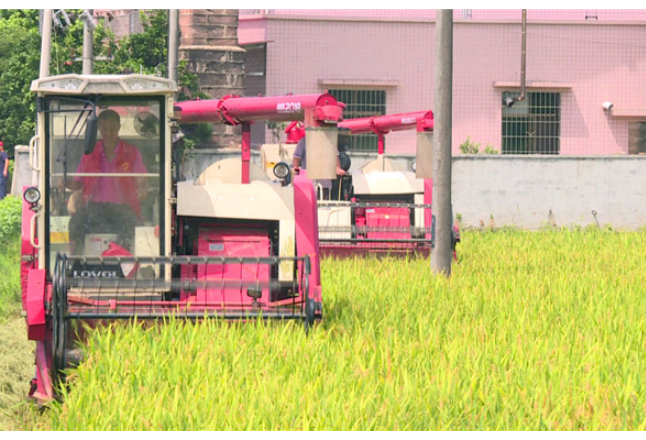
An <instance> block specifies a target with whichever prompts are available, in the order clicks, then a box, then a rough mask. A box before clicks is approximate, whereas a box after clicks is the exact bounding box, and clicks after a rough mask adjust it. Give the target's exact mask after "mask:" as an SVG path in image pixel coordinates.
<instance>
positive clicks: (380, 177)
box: [352, 171, 424, 195]
mask: <svg viewBox="0 0 646 440" xmlns="http://www.w3.org/2000/svg"><path fill="white" fill-rule="evenodd" d="M352 185H353V187H354V193H355V194H357V195H361V194H414V193H420V192H421V193H423V192H424V181H423V180H422V179H417V178H416V177H415V175H414V174H413V173H412V172H411V171H380V172H378V171H373V172H370V173H353V174H352Z"/></svg>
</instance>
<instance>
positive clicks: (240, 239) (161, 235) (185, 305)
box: [21, 75, 343, 401]
mask: <svg viewBox="0 0 646 440" xmlns="http://www.w3.org/2000/svg"><path fill="white" fill-rule="evenodd" d="M32 91H33V92H35V93H36V96H37V118H38V119H37V133H36V135H35V136H34V138H33V139H32V141H31V142H30V154H29V158H30V165H31V167H32V169H33V177H32V183H33V184H32V185H30V186H29V187H27V188H25V191H24V205H23V221H22V251H21V253H22V258H21V283H22V300H23V309H24V311H25V313H26V321H27V332H28V338H29V339H30V340H33V341H35V343H36V350H35V354H36V359H35V365H36V374H35V377H34V380H33V381H32V389H31V392H30V394H31V396H32V397H34V398H35V399H37V400H38V401H48V400H51V399H53V398H55V397H56V394H57V385H58V384H59V383H61V382H62V379H63V378H64V371H65V369H66V368H68V367H70V366H74V365H75V364H77V363H78V362H79V361H80V360H81V359H82V356H83V354H82V353H81V352H80V351H79V350H78V347H79V345H78V342H79V341H80V340H82V339H83V338H84V337H85V335H84V332H85V329H86V328H88V327H92V326H96V325H101V324H102V323H106V322H108V323H109V322H114V321H117V320H126V321H127V320H131V319H133V318H137V320H139V321H140V322H142V321H143V322H148V321H152V320H158V319H160V318H165V317H168V316H169V315H174V316H178V317H182V318H186V319H194V320H199V319H204V318H205V317H217V318H230V319H250V318H258V317H259V318H262V319H270V318H280V319H295V320H301V321H303V322H305V325H306V327H309V326H310V325H312V324H313V323H314V322H315V320H317V319H320V318H321V316H322V300H321V283H320V268H319V255H318V235H317V232H316V231H317V228H318V224H317V216H316V200H315V196H314V194H315V193H314V188H313V185H312V184H311V182H309V181H307V180H298V179H295V182H294V183H293V185H282V184H280V183H276V182H273V181H272V179H268V178H267V176H266V174H265V173H264V172H263V171H262V170H260V169H259V168H258V167H255V166H252V164H250V160H249V158H250V144H249V142H248V141H249V125H248V124H249V123H250V121H252V120H257V119H263V118H264V117H267V115H263V114H258V113H254V112H253V111H251V113H252V114H251V115H249V113H245V111H247V110H249V107H247V106H246V104H248V103H247V102H246V99H247V98H231V99H227V100H226V101H227V103H226V105H225V104H224V102H223V101H224V100H220V104H219V107H218V108H217V109H216V110H213V109H208V111H209V112H211V111H212V110H213V112H212V113H209V114H208V115H207V116H204V115H202V116H201V117H205V118H206V119H202V120H199V119H200V117H198V116H196V115H197V113H196V111H197V112H199V108H197V110H196V107H192V106H193V105H194V104H193V102H184V103H175V102H174V100H173V95H174V94H175V93H176V85H175V83H174V82H173V81H171V80H168V79H164V78H159V77H149V76H144V75H114V76H111V75H62V76H54V77H46V78H41V79H38V80H35V81H34V82H33V83H32ZM318 98H320V100H318ZM257 99H261V100H262V101H261V104H260V105H259V104H258V101H256V100H257ZM249 100H250V101H251V102H252V105H251V108H252V109H256V110H257V109H258V107H261V108H262V107H263V106H265V107H266V106H273V111H274V116H272V117H276V118H300V119H302V120H303V121H304V122H305V123H306V125H307V126H308V127H309V130H308V132H311V136H312V146H313V147H314V148H316V147H317V146H320V148H322V149H326V151H330V152H332V151H335V149H336V123H337V122H338V121H340V120H341V116H342V108H343V104H341V103H337V102H336V100H335V99H334V98H333V97H331V96H330V95H327V94H324V95H319V96H318V97H317V99H314V100H312V97H309V99H304V100H302V101H297V98H296V97H291V96H290V97H289V100H287V101H285V100H282V101H281V98H277V99H276V100H274V101H272V100H271V98H267V100H269V101H271V102H270V104H267V102H266V101H264V100H263V98H249ZM286 102H287V104H286ZM205 103H207V100H204V101H202V104H200V105H204V104H205ZM236 105H239V106H240V108H238V107H236ZM198 107H199V106H198ZM297 107H298V111H294V110H295V109H296V108H297ZM245 109H246V110H245ZM194 110H196V111H194ZM281 110H282V111H281ZM276 115H278V116H276ZM245 118H248V119H245ZM207 119H208V122H216V123H217V122H220V123H224V124H231V125H236V124H242V127H243V130H242V131H243V148H242V155H241V158H240V159H239V160H233V161H231V160H230V161H224V162H218V163H215V164H213V165H211V166H209V167H208V168H207V169H206V170H205V171H204V172H203V173H202V175H200V176H199V178H198V179H197V180H196V181H190V182H174V181H173V179H172V161H173V155H172V145H171V144H172V140H173V139H174V138H175V137H176V136H175V135H176V134H177V132H178V130H179V122H181V123H195V122H206V120H207ZM308 135H309V134H308ZM320 172H321V173H323V174H325V173H326V172H327V173H328V174H329V172H330V171H329V170H325V169H322V170H320Z"/></svg>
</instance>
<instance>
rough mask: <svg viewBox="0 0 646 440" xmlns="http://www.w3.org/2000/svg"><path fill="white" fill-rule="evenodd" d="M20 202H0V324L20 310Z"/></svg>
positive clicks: (8, 197) (15, 200) (13, 197)
mask: <svg viewBox="0 0 646 440" xmlns="http://www.w3.org/2000/svg"><path fill="white" fill-rule="evenodd" d="M21 216H22V202H21V201H20V199H19V198H17V197H15V196H12V195H9V196H7V197H5V198H4V199H3V200H0V273H1V274H2V276H0V322H2V321H3V320H4V319H5V318H7V317H9V316H13V315H16V314H17V312H18V311H19V310H20V224H21Z"/></svg>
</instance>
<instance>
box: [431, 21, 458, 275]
mask: <svg viewBox="0 0 646 440" xmlns="http://www.w3.org/2000/svg"><path fill="white" fill-rule="evenodd" d="M435 47H436V54H435V60H436V61H435V110H434V116H435V128H434V135H433V137H434V145H433V158H434V162H435V164H434V166H433V175H434V177H433V214H434V215H435V220H436V224H435V247H434V248H433V249H432V250H431V270H432V272H433V273H436V274H443V275H445V276H446V277H449V276H450V275H451V262H452V258H453V252H452V251H451V237H452V234H453V226H452V218H453V213H452V209H451V160H452V153H451V141H452V134H451V132H452V130H453V114H452V107H453V10H452V9H438V11H437V18H436V22H435Z"/></svg>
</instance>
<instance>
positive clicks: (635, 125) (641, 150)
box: [628, 122, 646, 154]
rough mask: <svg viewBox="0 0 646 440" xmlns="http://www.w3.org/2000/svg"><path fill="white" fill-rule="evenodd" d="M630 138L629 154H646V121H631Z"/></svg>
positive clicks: (629, 126)
mask: <svg viewBox="0 0 646 440" xmlns="http://www.w3.org/2000/svg"><path fill="white" fill-rule="evenodd" d="M628 138H629V144H628V154H646V122H631V123H630V124H629V125H628Z"/></svg>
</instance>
